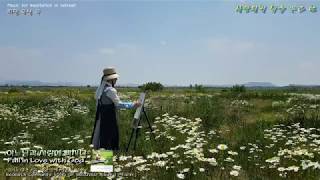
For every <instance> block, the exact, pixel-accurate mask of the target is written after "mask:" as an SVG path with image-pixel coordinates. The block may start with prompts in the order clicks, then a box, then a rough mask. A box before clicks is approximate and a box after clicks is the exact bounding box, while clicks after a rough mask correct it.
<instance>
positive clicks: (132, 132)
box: [126, 128, 135, 152]
mask: <svg viewBox="0 0 320 180" xmlns="http://www.w3.org/2000/svg"><path fill="white" fill-rule="evenodd" d="M134 131H135V129H134V128H132V131H131V135H130V139H129V142H128V145H127V148H126V152H128V150H129V147H130V143H131V139H132V137H133V134H134Z"/></svg>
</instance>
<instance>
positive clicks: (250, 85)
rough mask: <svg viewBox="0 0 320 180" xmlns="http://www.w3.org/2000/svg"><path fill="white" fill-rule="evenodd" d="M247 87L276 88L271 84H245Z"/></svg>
mask: <svg viewBox="0 0 320 180" xmlns="http://www.w3.org/2000/svg"><path fill="white" fill-rule="evenodd" d="M243 85H244V86H245V87H276V85H274V84H272V83H270V82H248V83H245V84H243Z"/></svg>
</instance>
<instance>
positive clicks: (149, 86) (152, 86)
mask: <svg viewBox="0 0 320 180" xmlns="http://www.w3.org/2000/svg"><path fill="white" fill-rule="evenodd" d="M139 88H140V89H141V90H143V91H161V90H163V88H164V86H163V85H162V84H161V83H157V82H148V83H146V84H143V85H142V86H139Z"/></svg>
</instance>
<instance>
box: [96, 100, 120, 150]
mask: <svg viewBox="0 0 320 180" xmlns="http://www.w3.org/2000/svg"><path fill="white" fill-rule="evenodd" d="M91 143H92V144H93V146H94V149H99V148H104V149H107V150H119V129H118V123H117V115H116V109H115V106H114V104H108V105H103V104H102V105H101V104H100V103H99V104H98V107H97V112H96V118H95V123H94V129H93V132H92V138H91Z"/></svg>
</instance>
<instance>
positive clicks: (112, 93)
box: [107, 88, 135, 109]
mask: <svg viewBox="0 0 320 180" xmlns="http://www.w3.org/2000/svg"><path fill="white" fill-rule="evenodd" d="M107 96H108V97H109V98H110V99H111V100H112V101H113V103H114V104H115V106H116V107H117V108H120V109H132V108H134V106H135V105H134V104H135V103H133V102H123V101H121V100H120V98H119V96H118V94H117V90H116V89H115V88H110V89H109V90H108V91H107Z"/></svg>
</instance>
